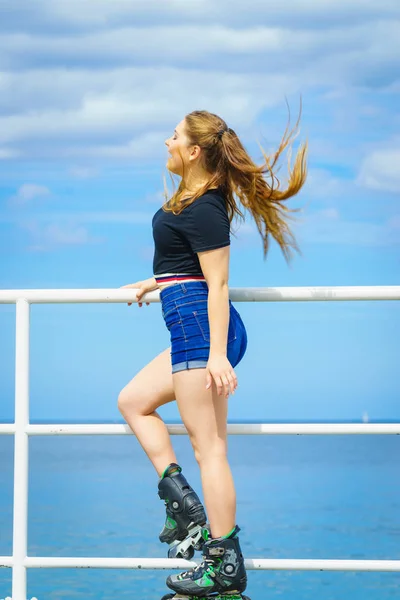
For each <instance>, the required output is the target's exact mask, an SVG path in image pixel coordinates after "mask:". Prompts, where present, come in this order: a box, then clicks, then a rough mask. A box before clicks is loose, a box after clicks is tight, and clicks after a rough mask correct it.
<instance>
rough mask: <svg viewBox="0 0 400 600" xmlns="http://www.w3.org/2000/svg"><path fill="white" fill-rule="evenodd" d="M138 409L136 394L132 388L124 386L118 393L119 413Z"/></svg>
mask: <svg viewBox="0 0 400 600" xmlns="http://www.w3.org/2000/svg"><path fill="white" fill-rule="evenodd" d="M137 409H138V394H136V393H135V392H134V390H132V389H130V390H128V389H127V388H124V389H123V390H121V391H120V393H119V394H118V410H119V411H120V413H122V414H125V413H126V412H128V411H129V412H130V413H132V412H135V411H137Z"/></svg>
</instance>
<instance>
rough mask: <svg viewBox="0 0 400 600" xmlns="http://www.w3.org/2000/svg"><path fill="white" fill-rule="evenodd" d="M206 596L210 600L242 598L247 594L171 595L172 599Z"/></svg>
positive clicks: (183, 599) (203, 597) (202, 599)
mask: <svg viewBox="0 0 400 600" xmlns="http://www.w3.org/2000/svg"><path fill="white" fill-rule="evenodd" d="M207 598H209V599H211V600H244V599H245V598H247V596H242V595H241V594H223V595H221V594H217V595H212V596H201V597H200V596H182V595H180V594H176V595H175V596H172V600H204V599H205V600H207Z"/></svg>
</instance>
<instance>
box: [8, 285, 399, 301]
mask: <svg viewBox="0 0 400 600" xmlns="http://www.w3.org/2000/svg"><path fill="white" fill-rule="evenodd" d="M159 296H160V292H159V290H155V291H153V292H149V293H147V294H145V296H143V298H142V300H143V301H146V302H159V301H160V297H159ZM229 297H230V299H231V300H232V301H233V302H293V301H294V302H295V301H314V302H315V301H338V300H400V286H399V285H380V286H379V285H375V286H373V285H371V286H327V287H276V288H272V287H244V288H236V287H231V288H229ZM20 298H24V299H25V300H27V301H28V302H29V303H32V304H55V303H92V302H121V303H124V302H129V301H132V300H133V301H135V299H136V291H135V289H119V288H118V289H114V288H111V289H59V290H57V289H55V290H53V289H41V290H34V289H32V290H1V291H0V304H14V303H16V302H17V300H18V299H20Z"/></svg>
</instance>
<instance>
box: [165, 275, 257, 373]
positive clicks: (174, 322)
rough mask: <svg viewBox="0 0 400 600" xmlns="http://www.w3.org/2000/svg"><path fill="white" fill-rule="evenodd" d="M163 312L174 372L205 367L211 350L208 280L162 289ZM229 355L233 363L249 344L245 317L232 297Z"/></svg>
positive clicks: (242, 354)
mask: <svg viewBox="0 0 400 600" xmlns="http://www.w3.org/2000/svg"><path fill="white" fill-rule="evenodd" d="M160 300H161V306H162V315H163V318H164V321H165V324H166V326H167V329H168V330H169V332H170V337H171V362H172V373H177V372H178V371H184V370H185V369H199V368H204V367H206V365H207V362H208V356H209V354H210V326H209V322H208V309H207V301H208V285H207V283H206V282H205V281H188V282H186V283H185V282H182V283H176V284H174V285H171V286H169V287H167V288H165V289H164V290H161V292H160ZM229 313H230V319H229V327H228V338H227V358H228V360H229V362H230V363H231V365H232V367H236V365H237V364H239V362H240V361H241V360H242V358H243V356H244V353H245V352H246V348H247V333H246V328H245V326H244V324H243V321H242V319H241V317H240V315H239V313H238V311H237V310H236V308H235V307H234V306H233V304H232V302H231V301H230V300H229Z"/></svg>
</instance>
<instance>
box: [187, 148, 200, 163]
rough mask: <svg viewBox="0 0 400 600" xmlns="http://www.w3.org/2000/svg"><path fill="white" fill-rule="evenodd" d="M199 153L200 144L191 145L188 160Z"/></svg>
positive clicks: (195, 157)
mask: <svg viewBox="0 0 400 600" xmlns="http://www.w3.org/2000/svg"><path fill="white" fill-rule="evenodd" d="M200 154H201V148H200V146H197V145H195V146H192V148H191V150H190V155H189V160H196V159H197V158H198V157H199V156H200Z"/></svg>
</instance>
